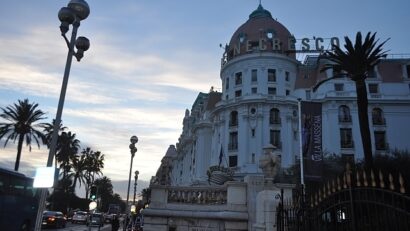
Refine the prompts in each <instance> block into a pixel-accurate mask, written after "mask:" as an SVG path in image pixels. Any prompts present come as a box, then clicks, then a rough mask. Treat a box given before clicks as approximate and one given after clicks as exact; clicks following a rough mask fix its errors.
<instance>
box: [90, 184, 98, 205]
mask: <svg viewBox="0 0 410 231" xmlns="http://www.w3.org/2000/svg"><path fill="white" fill-rule="evenodd" d="M90 199H91V200H93V201H94V200H95V199H97V186H95V185H92V186H91V188H90Z"/></svg>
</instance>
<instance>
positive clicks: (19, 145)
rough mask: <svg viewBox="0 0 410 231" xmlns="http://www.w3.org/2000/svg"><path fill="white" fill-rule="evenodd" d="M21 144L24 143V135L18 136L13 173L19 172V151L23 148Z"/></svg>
mask: <svg viewBox="0 0 410 231" xmlns="http://www.w3.org/2000/svg"><path fill="white" fill-rule="evenodd" d="M23 142H24V134H20V135H19V142H18V144H17V157H16V163H15V165H14V171H18V170H19V165H20V158H21V149H22V148H23Z"/></svg>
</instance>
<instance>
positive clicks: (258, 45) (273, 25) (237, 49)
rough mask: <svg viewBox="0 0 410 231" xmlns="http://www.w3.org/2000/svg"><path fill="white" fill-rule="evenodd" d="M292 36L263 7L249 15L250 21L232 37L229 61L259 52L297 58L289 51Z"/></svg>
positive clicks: (228, 52) (228, 54) (228, 51)
mask: <svg viewBox="0 0 410 231" xmlns="http://www.w3.org/2000/svg"><path fill="white" fill-rule="evenodd" d="M292 38H293V39H294V37H293V36H292V34H291V33H290V32H289V31H288V29H286V27H284V26H283V25H282V24H281V23H279V22H278V21H276V20H274V19H273V18H272V15H271V13H270V12H269V11H267V10H265V9H264V8H263V7H262V6H261V5H259V7H258V8H257V9H256V10H255V11H253V12H252V13H251V14H250V15H249V19H248V21H246V22H245V23H244V24H242V25H241V26H240V27H239V28H238V29H237V30H236V32H235V33H234V34H233V35H232V38H231V41H230V42H229V46H228V50H227V60H228V61H229V60H231V59H232V58H234V57H236V56H239V55H244V54H248V53H252V52H255V51H258V52H274V53H281V54H284V55H286V56H289V57H292V58H295V54H294V53H287V52H286V51H288V50H289V39H292Z"/></svg>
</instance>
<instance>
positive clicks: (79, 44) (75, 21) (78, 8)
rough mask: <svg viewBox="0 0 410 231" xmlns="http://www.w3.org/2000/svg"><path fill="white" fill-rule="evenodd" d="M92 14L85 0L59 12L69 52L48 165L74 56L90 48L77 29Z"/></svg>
mask: <svg viewBox="0 0 410 231" xmlns="http://www.w3.org/2000/svg"><path fill="white" fill-rule="evenodd" d="M89 14H90V7H89V6H88V4H87V2H86V1H84V0H71V1H70V2H69V3H68V5H67V7H62V8H61V9H60V11H59V12H58V18H59V19H60V21H61V25H60V31H61V36H63V38H64V40H65V42H66V44H67V47H68V54H67V61H66V65H65V69H64V76H63V83H62V86H61V92H60V99H59V101H58V107H57V114H56V119H55V121H54V128H53V133H52V136H51V145H50V150H49V154H48V159H47V167H51V166H52V165H53V157H54V155H55V153H56V146H57V138H58V130H59V125H60V123H61V115H62V113H63V107H64V99H65V95H66V91H67V84H68V77H69V75H70V68H71V62H72V59H73V56H75V57H76V59H77V61H78V62H79V61H80V60H81V58H82V57H83V56H84V51H86V50H88V48H90V41H89V40H88V39H87V38H86V37H82V36H80V37H78V38H77V30H78V27H80V21H82V20H84V19H86V18H87V17H88V15H89ZM70 25H72V27H73V29H72V33H71V39H70V40H68V39H67V37H66V33H67V32H68V31H69V29H70ZM74 46H75V47H76V48H77V52H75V51H74ZM46 196H47V189H42V190H41V196H40V202H39V206H38V211H37V219H36V226H35V230H36V231H39V230H40V229H41V221H42V216H43V211H44V206H45V200H46Z"/></svg>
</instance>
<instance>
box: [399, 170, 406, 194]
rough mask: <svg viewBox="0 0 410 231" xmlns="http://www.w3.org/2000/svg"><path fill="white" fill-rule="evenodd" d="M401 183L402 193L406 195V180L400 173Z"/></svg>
mask: <svg viewBox="0 0 410 231" xmlns="http://www.w3.org/2000/svg"><path fill="white" fill-rule="evenodd" d="M399 183H400V192H401V193H403V194H404V193H406V189H405V188H404V179H403V177H402V175H401V173H399Z"/></svg>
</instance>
